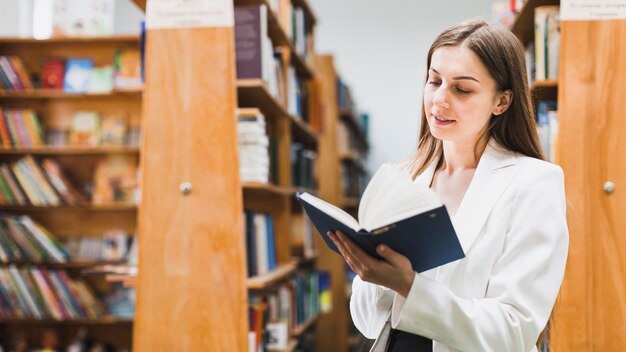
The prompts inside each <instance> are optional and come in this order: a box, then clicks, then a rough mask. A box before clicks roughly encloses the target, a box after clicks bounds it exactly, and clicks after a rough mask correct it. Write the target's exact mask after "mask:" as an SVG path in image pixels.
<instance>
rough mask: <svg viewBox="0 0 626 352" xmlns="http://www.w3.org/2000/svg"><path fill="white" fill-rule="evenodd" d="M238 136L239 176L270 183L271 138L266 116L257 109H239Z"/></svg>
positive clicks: (245, 180) (248, 180)
mask: <svg viewBox="0 0 626 352" xmlns="http://www.w3.org/2000/svg"><path fill="white" fill-rule="evenodd" d="M237 138H238V153H239V176H240V178H241V181H242V182H260V183H268V182H269V180H270V163H271V160H270V155H269V144H270V139H269V137H268V135H267V127H266V123H265V117H264V116H263V115H262V114H261V112H260V111H259V110H257V109H245V110H239V111H238V119H237Z"/></svg>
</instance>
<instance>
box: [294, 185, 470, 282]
mask: <svg viewBox="0 0 626 352" xmlns="http://www.w3.org/2000/svg"><path fill="white" fill-rule="evenodd" d="M296 197H297V199H298V200H299V201H300V203H301V204H302V207H303V208H304V211H305V212H306V214H307V215H308V216H309V218H310V219H311V221H312V222H313V224H314V225H315V227H316V228H317V230H318V231H319V233H320V235H321V236H322V237H323V238H324V242H326V245H327V246H328V247H329V248H330V249H332V250H333V251H335V252H337V253H339V250H338V249H337V247H336V246H335V244H334V243H333V241H332V240H331V239H330V238H328V236H327V235H326V233H327V232H329V231H341V232H343V233H344V234H346V235H347V236H348V237H350V238H351V239H352V240H353V241H354V242H355V243H356V244H357V245H358V246H359V247H361V248H362V249H363V250H364V251H365V252H367V253H368V254H369V255H371V256H373V257H376V258H381V257H380V256H379V255H378V254H377V253H376V247H377V246H378V245H379V244H385V245H387V246H389V247H390V248H392V249H393V250H395V251H396V252H399V253H400V254H402V255H404V256H406V257H407V258H408V259H409V261H410V262H411V264H412V266H413V270H415V271H416V272H418V273H419V272H423V271H426V270H430V269H433V268H436V267H438V266H441V265H444V264H447V263H450V262H453V261H455V260H458V259H461V258H464V257H465V253H464V252H463V248H462V247H461V244H460V243H459V239H458V237H457V235H456V232H455V231H454V227H453V225H452V222H451V221H450V216H449V215H448V211H447V210H446V208H445V207H444V206H440V207H438V208H435V209H432V210H429V211H426V212H423V213H420V214H417V215H413V216H411V217H408V218H406V219H403V220H400V221H397V222H395V223H392V224H389V225H387V226H383V227H381V228H379V229H375V230H372V231H366V230H359V231H356V230H355V229H352V228H351V227H350V226H347V225H345V224H344V223H342V222H340V221H339V220H337V219H335V218H334V217H332V216H330V215H329V214H326V213H325V212H323V211H321V210H320V209H318V208H317V207H315V206H313V205H312V204H310V203H309V202H307V201H306V200H304V199H302V198H301V197H300V194H298V195H297V196H296Z"/></svg>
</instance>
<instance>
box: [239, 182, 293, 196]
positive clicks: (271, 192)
mask: <svg viewBox="0 0 626 352" xmlns="http://www.w3.org/2000/svg"><path fill="white" fill-rule="evenodd" d="M242 186H243V192H244V195H245V196H255V195H259V196H291V195H293V194H294V193H295V192H296V190H295V189H293V188H287V187H280V186H276V185H272V184H264V183H258V182H244V183H242Z"/></svg>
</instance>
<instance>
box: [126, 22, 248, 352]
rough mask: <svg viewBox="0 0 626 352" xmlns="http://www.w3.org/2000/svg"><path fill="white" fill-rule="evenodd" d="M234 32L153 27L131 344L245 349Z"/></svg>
mask: <svg viewBox="0 0 626 352" xmlns="http://www.w3.org/2000/svg"><path fill="white" fill-rule="evenodd" d="M233 35H234V34H233V29H232V28H194V29H166V30H149V31H148V35H147V47H146V58H147V61H146V88H145V93H144V99H145V100H144V101H145V104H144V114H143V124H142V125H143V145H142V154H141V155H142V161H141V164H142V173H143V174H142V187H141V189H142V201H141V206H140V212H139V221H138V225H139V239H140V242H139V243H140V246H139V248H140V254H139V277H138V279H137V307H136V320H135V327H134V329H135V331H134V350H135V351H246V350H247V349H248V347H247V331H248V325H247V324H248V319H247V292H246V286H245V279H246V274H245V247H244V246H245V244H244V236H243V233H244V231H243V216H242V214H243V206H242V189H241V184H240V181H239V172H238V156H237V134H236V117H235V108H236V88H235V53H234V39H233ZM186 182H188V183H189V184H190V185H191V190H190V192H189V193H188V194H185V193H184V192H183V191H181V185H183V184H184V183H186Z"/></svg>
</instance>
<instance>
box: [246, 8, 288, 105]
mask: <svg viewBox="0 0 626 352" xmlns="http://www.w3.org/2000/svg"><path fill="white" fill-rule="evenodd" d="M267 11H268V10H267V7H266V6H265V5H256V6H255V5H253V6H236V7H235V50H236V60H237V78H238V79H260V80H262V81H263V82H264V83H265V84H266V86H267V89H268V90H269V92H270V94H271V95H272V96H273V97H275V98H276V100H278V101H282V100H283V95H284V93H283V92H282V89H281V85H280V83H279V82H282V52H281V50H280V49H277V50H276V52H275V51H274V47H273V43H272V40H271V39H270V37H269V35H268V25H267V23H268V22H267V21H268V19H267V16H268V13H267Z"/></svg>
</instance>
